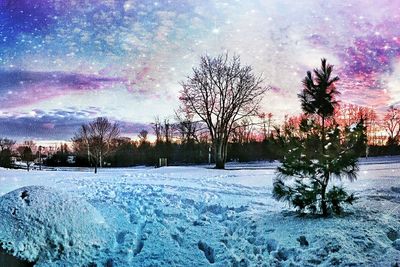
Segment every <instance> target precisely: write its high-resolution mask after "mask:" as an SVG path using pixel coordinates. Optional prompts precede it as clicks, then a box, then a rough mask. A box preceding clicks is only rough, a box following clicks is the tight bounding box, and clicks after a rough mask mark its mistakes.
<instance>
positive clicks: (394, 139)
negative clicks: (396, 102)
mask: <svg viewBox="0 0 400 267" xmlns="http://www.w3.org/2000/svg"><path fill="white" fill-rule="evenodd" d="M384 127H385V130H386V132H387V133H388V135H389V136H388V140H387V144H388V145H389V146H396V145H398V142H399V135H400V110H399V109H398V108H396V107H394V106H391V107H389V109H388V110H387V112H386V114H385V117H384Z"/></svg>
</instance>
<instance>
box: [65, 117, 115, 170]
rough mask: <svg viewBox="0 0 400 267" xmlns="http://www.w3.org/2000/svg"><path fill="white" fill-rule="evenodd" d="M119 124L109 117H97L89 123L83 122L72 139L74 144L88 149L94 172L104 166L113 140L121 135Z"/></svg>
mask: <svg viewBox="0 0 400 267" xmlns="http://www.w3.org/2000/svg"><path fill="white" fill-rule="evenodd" d="M119 133H120V128H119V126H118V124H116V123H111V122H109V121H108V119H107V118H102V117H100V118H97V119H95V120H94V121H92V122H90V123H89V124H83V125H82V126H81V128H80V129H79V131H78V132H77V133H75V137H74V138H73V139H72V141H73V142H74V143H81V144H77V145H74V147H78V146H80V147H81V148H84V149H86V150H87V153H88V157H89V158H90V159H89V160H91V161H92V162H93V163H94V172H95V173H97V167H98V166H100V168H101V167H102V161H103V159H104V157H105V156H106V155H107V154H108V153H110V152H111V150H112V143H113V140H114V139H116V138H118V137H119Z"/></svg>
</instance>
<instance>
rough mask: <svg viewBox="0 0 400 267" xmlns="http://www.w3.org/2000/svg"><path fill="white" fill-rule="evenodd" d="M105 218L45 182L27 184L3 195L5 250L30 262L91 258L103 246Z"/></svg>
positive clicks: (0, 213)
mask: <svg viewBox="0 0 400 267" xmlns="http://www.w3.org/2000/svg"><path fill="white" fill-rule="evenodd" d="M104 223H105V220H104V218H103V217H102V215H101V214H100V213H99V212H98V211H97V210H96V209H95V208H94V207H93V206H91V205H90V204H88V203H87V202H86V201H85V200H83V199H79V198H76V197H73V196H70V195H67V194H66V193H63V192H59V191H57V190H55V189H52V188H47V187H43V186H27V187H22V188H20V189H17V190H14V191H12V192H10V193H8V194H6V195H4V196H2V197H1V198H0V225H1V228H2V229H3V231H0V240H1V241H0V242H1V246H2V248H3V250H5V251H7V252H9V253H10V254H13V255H14V256H16V257H18V258H20V259H23V260H27V261H30V262H36V261H37V262H38V264H40V263H44V262H50V261H60V260H61V261H63V263H64V264H66V263H69V264H71V265H73V264H74V263H75V262H74V261H76V260H75V258H82V259H87V258H88V252H91V250H92V249H94V248H96V247H100V246H101V245H102V243H104V241H105V240H102V238H101V236H102V235H101V232H102V230H103V228H104Z"/></svg>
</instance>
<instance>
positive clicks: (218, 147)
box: [214, 141, 225, 169]
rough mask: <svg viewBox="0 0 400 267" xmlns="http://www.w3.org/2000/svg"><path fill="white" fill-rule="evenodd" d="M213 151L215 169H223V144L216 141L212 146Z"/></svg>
mask: <svg viewBox="0 0 400 267" xmlns="http://www.w3.org/2000/svg"><path fill="white" fill-rule="evenodd" d="M214 149H215V168H216V169H225V160H224V158H225V152H224V142H223V141H216V143H215V145H214Z"/></svg>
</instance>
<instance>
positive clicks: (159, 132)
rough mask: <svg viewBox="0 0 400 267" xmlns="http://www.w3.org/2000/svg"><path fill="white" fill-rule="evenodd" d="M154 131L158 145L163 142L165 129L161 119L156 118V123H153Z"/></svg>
mask: <svg viewBox="0 0 400 267" xmlns="http://www.w3.org/2000/svg"><path fill="white" fill-rule="evenodd" d="M152 127H153V131H154V134H155V136H156V143H159V142H162V141H163V129H162V123H161V120H160V117H158V116H157V117H155V118H154V122H153V123H152Z"/></svg>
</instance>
